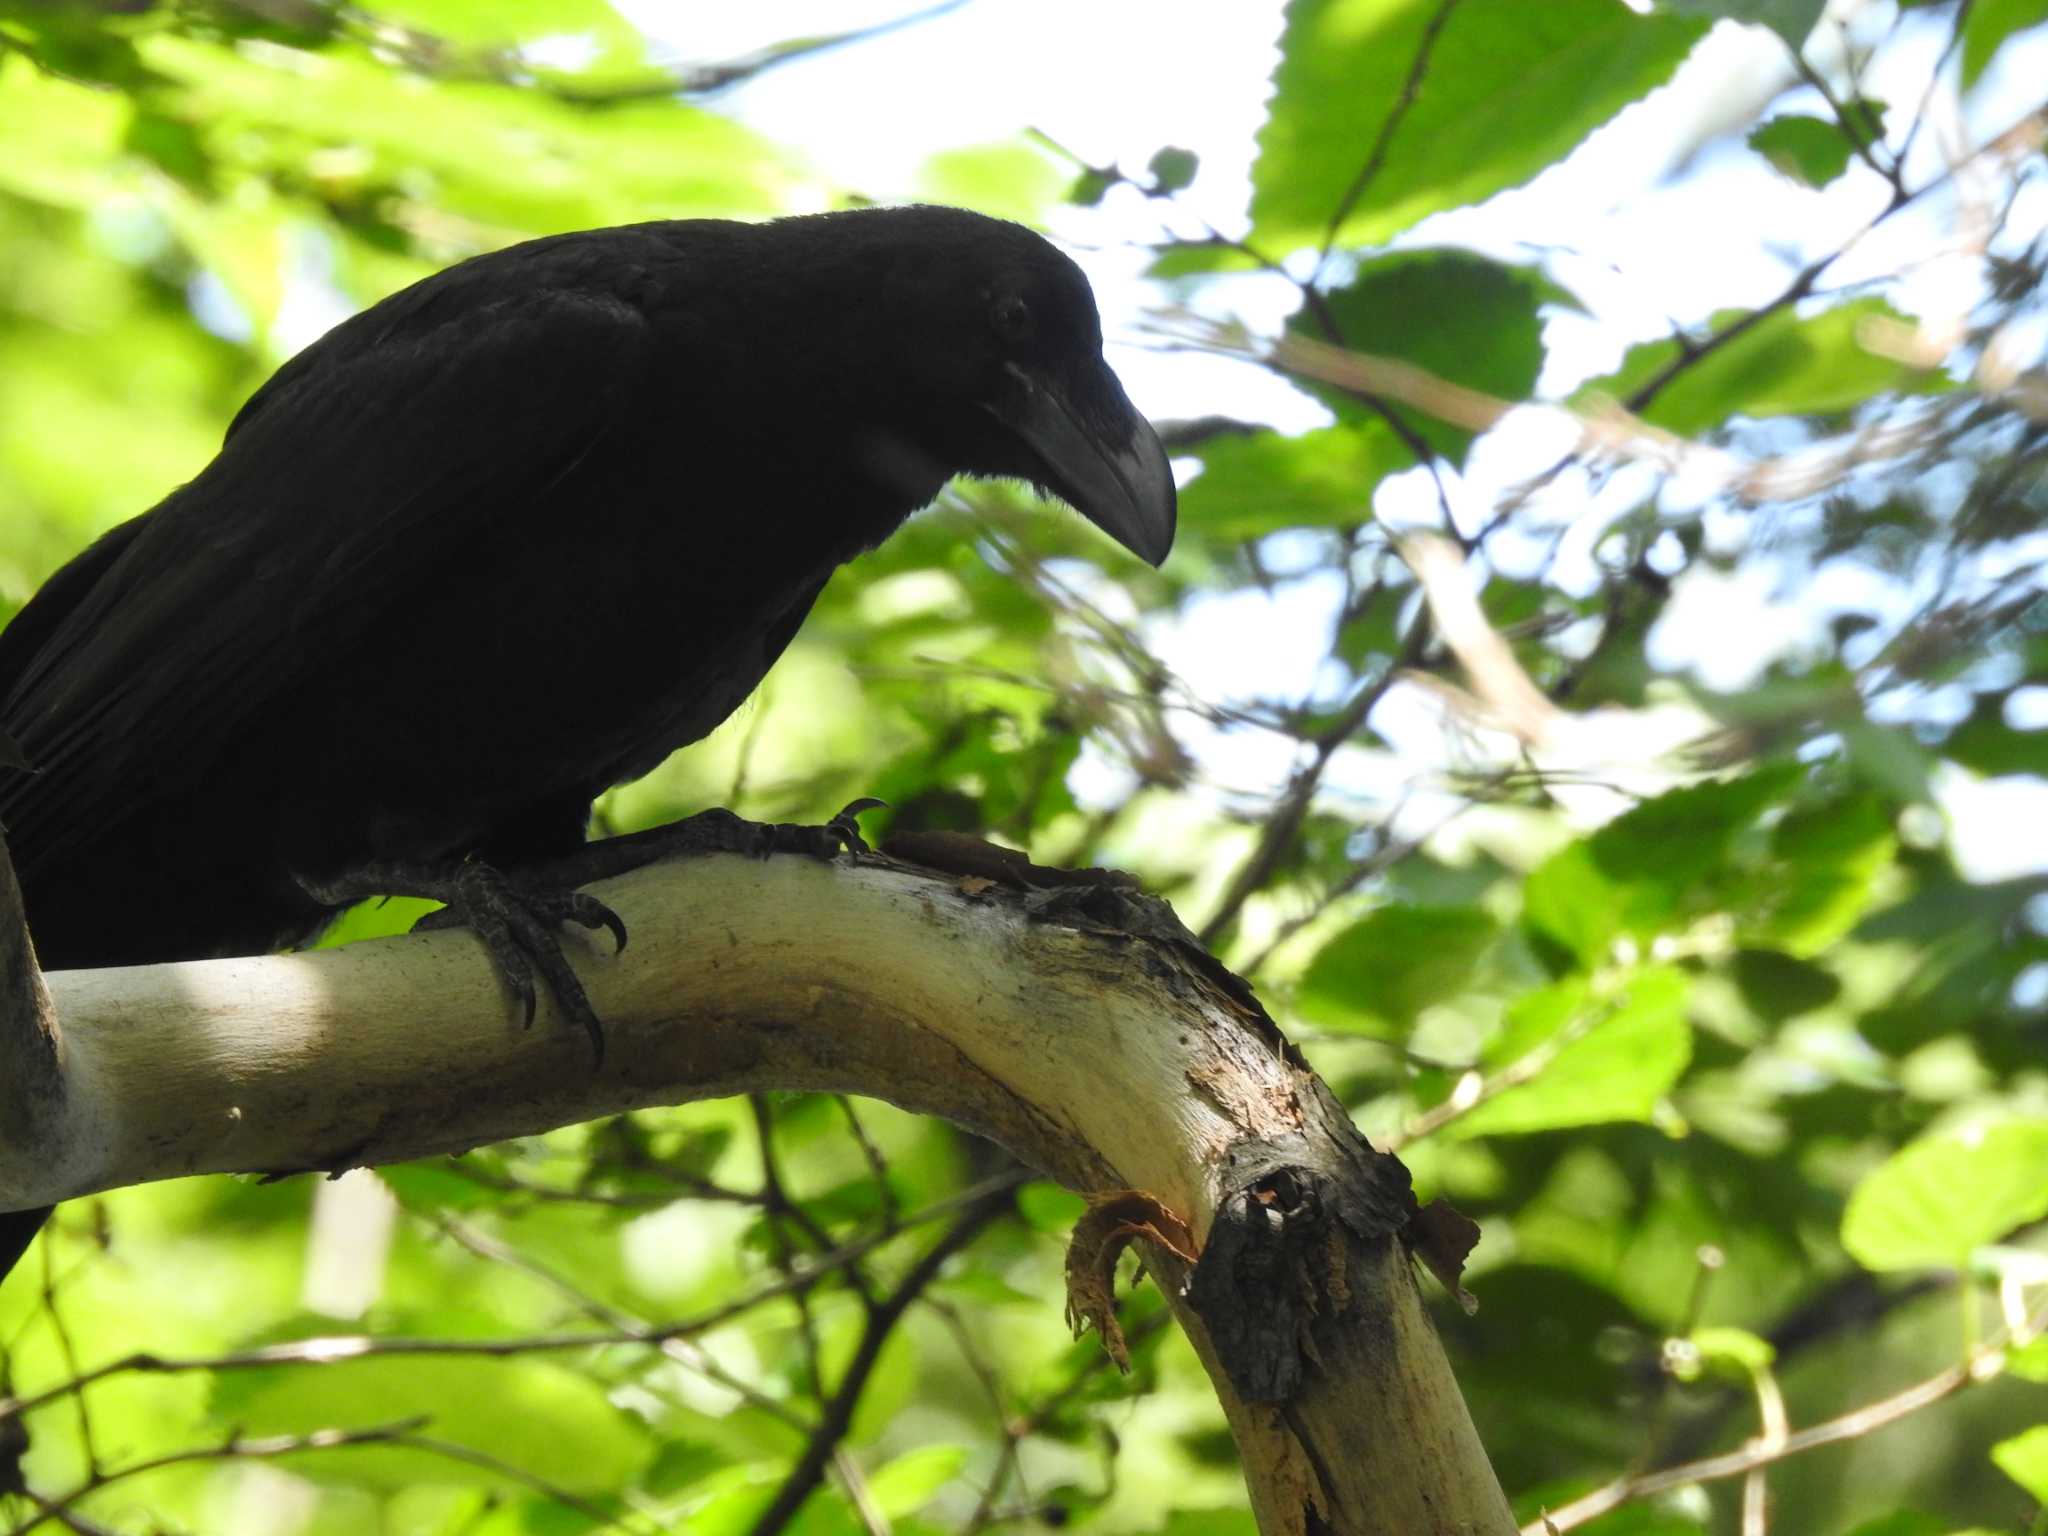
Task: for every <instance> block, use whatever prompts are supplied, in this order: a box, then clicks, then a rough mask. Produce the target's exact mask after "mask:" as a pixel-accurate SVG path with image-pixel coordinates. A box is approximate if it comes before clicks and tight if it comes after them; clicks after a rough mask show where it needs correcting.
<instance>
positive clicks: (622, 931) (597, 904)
mask: <svg viewBox="0 0 2048 1536" xmlns="http://www.w3.org/2000/svg"><path fill="white" fill-rule="evenodd" d="M567 916H568V918H569V921H571V922H573V923H580V924H582V925H583V926H584V927H585V928H603V929H605V930H606V931H607V932H609V933H610V934H611V936H612V953H613V954H615V955H616V954H618V953H620V952H621V951H622V950H624V949H625V947H626V923H625V920H624V919H623V918H621V917H620V916H619V914H618V913H616V912H614V911H613V910H612V909H611V908H610V907H608V906H606V905H605V904H604V903H603V902H601V901H599V900H598V899H597V898H596V897H595V896H586V895H584V894H583V893H582V892H581V891H571V892H570V893H569V897H568V912H567Z"/></svg>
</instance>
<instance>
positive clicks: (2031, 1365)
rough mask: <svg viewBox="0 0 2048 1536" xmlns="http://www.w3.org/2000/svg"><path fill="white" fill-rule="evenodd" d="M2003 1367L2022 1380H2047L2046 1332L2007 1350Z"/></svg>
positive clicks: (2047, 1348)
mask: <svg viewBox="0 0 2048 1536" xmlns="http://www.w3.org/2000/svg"><path fill="white" fill-rule="evenodd" d="M2005 1368H2006V1369H2007V1370H2008V1371H2010V1372H2012V1374H2013V1375H2015V1376H2017V1377H2019V1378H2020V1379H2021V1380H2022V1381H2044V1382H2048V1333H2044V1334H2041V1335H2040V1336H2039V1337H2037V1338H2032V1339H2029V1340H2027V1342H2026V1343H2024V1344H2022V1345H2020V1346H2019V1347H2018V1348H2016V1349H2009V1350H2007V1351H2006V1352H2005Z"/></svg>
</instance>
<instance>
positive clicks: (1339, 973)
mask: <svg viewBox="0 0 2048 1536" xmlns="http://www.w3.org/2000/svg"><path fill="white" fill-rule="evenodd" d="M1499 932H1500V925H1499V924H1498V923H1497V922H1495V921H1494V919H1493V918H1491V917H1489V916H1488V915H1487V914H1486V913H1484V912H1480V911H1477V910H1475V909H1473V908H1469V907H1467V908H1458V907H1408V906H1397V907H1381V908H1380V909H1379V910H1378V911H1375V912H1373V913H1371V914H1369V915H1368V916H1366V917H1364V918H1362V919H1361V920H1360V921H1358V922H1356V923H1354V924H1353V925H1352V926H1351V927H1349V928H1347V929H1346V930H1345V931H1344V932H1343V933H1340V934H1339V935H1337V937H1336V938H1334V939H1332V940H1331V941H1330V942H1329V943H1328V944H1326V945H1324V946H1323V948H1322V949H1321V950H1319V951H1318V952H1317V954H1316V957H1315V959H1314V961H1312V962H1311V963H1310V965H1309V968H1308V974H1307V975H1306V976H1304V977H1303V978H1302V983H1301V997H1300V1006H1301V1011H1302V1013H1303V1015H1304V1016H1306V1017H1307V1018H1310V1019H1312V1020H1314V1021H1315V1022H1317V1023H1319V1024H1322V1025H1325V1026H1327V1027H1329V1028H1332V1029H1344V1030H1357V1031H1359V1032H1362V1033H1367V1034H1391V1035H1395V1036H1399V1035H1403V1034H1405V1033H1406V1032H1407V1031H1408V1030H1409V1029H1410V1028H1412V1027H1413V1026H1414V1023H1415V1016H1416V1015H1417V1014H1418V1013H1420V1012H1421V1011H1422V1010H1423V1009H1424V1008H1427V1007H1428V1006H1429V1005H1430V1004H1432V1003H1435V1002H1440V1001H1443V1000H1445V999H1447V998H1451V997H1455V996H1457V995H1458V994H1459V993H1460V992H1463V991H1467V990H1470V988H1471V987H1472V983H1473V979H1474V972H1475V971H1476V970H1477V968H1478V963H1479V959H1480V956H1482V955H1483V954H1484V953H1485V952H1486V951H1487V949H1488V948H1489V947H1490V946H1491V945H1492V944H1493V942H1494V940H1495V938H1496V937H1497V936H1498V935H1499Z"/></svg>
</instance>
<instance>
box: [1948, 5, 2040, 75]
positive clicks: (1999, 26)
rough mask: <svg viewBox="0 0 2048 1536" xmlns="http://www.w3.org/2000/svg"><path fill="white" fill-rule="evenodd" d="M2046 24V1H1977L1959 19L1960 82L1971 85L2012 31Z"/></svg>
mask: <svg viewBox="0 0 2048 1536" xmlns="http://www.w3.org/2000/svg"><path fill="white" fill-rule="evenodd" d="M2044 23H2048V0H1977V3H1976V4H1975V5H1973V6H1971V7H1970V14H1969V16H1968V18H1967V19H1966V20H1965V21H1964V22H1963V84H1964V85H1965V86H1972V85H1975V84H1976V83H1977V79H1978V77H1979V76H1980V75H1982V74H1983V73H1984V69H1985V66H1987V65H1988V64H1990V62H1991V57H1992V55H1993V54H1995V53H1997V52H1998V50H1999V49H2000V48H2001V47H2002V46H2003V45H2004V43H2005V40H2006V39H2007V38H2009V37H2011V36H2012V35H2013V33H2015V32H2021V31H2024V30H2026V29H2027V28H2029V27H2038V26H2041V25H2043V24H2044Z"/></svg>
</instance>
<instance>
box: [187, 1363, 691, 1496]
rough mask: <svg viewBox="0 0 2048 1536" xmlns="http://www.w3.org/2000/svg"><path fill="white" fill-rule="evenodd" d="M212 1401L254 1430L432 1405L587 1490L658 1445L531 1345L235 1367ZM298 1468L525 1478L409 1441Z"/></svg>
mask: <svg viewBox="0 0 2048 1536" xmlns="http://www.w3.org/2000/svg"><path fill="white" fill-rule="evenodd" d="M480 1367H482V1369H480ZM212 1413H213V1416H214V1418H215V1420H216V1422H218V1423H221V1424H224V1425H231V1426H233V1427H234V1428H235V1430H236V1431H237V1432H238V1433H242V1434H251V1435H267V1434H307V1433H310V1432H312V1431H313V1430H317V1429H322V1428H327V1427H330V1426H332V1425H335V1424H383V1423H391V1422H394V1421H397V1420H401V1419H409V1418H414V1417H417V1416H419V1415H422V1414H424V1415H426V1416H428V1418H429V1419H430V1421H431V1422H430V1427H429V1428H428V1429H427V1430H426V1431H425V1432H426V1433H429V1434H432V1435H434V1436H436V1437H438V1438H440V1439H444V1440H451V1441H454V1442H456V1443H458V1444H462V1445H468V1446H474V1447H476V1448H477V1449H479V1450H483V1451H487V1452H489V1453H490V1454H491V1455H492V1456H494V1457H497V1458H498V1459H500V1460H502V1461H506V1462H509V1463H511V1464H512V1465H513V1466H515V1467H518V1468H520V1469H521V1470H522V1471H524V1472H526V1473H528V1474H530V1475H532V1476H535V1477H541V1478H545V1479H547V1480H548V1481H550V1482H554V1483H559V1484H561V1485H562V1486H563V1487H565V1488H573V1489H576V1490H578V1491H579V1492H584V1493H589V1494H608V1493H613V1492H616V1491H617V1489H618V1488H620V1487H621V1486H622V1485H624V1484H625V1483H626V1482H628V1481H629V1480H630V1479H632V1478H634V1477H636V1476H637V1475H638V1474H639V1472H640V1471H641V1469H642V1468H644V1467H645V1466H646V1465H647V1464H648V1462H649V1460H650V1459H651V1457H652V1455H653V1443H652V1441H651V1440H650V1439H649V1438H648V1435H647V1431H646V1428H645V1426H644V1425H642V1424H641V1422H640V1421H639V1420H638V1419H636V1418H634V1417H633V1416H632V1415H630V1414H627V1413H625V1412H622V1411H621V1410H620V1409H618V1408H617V1407H615V1406H613V1404H612V1403H611V1402H610V1401H609V1400H608V1399H607V1397H606V1395H605V1389H604V1387H603V1386H602V1385H601V1384H600V1383H599V1382H598V1381H596V1380H594V1379H593V1378H591V1377H589V1376H586V1375H583V1374H581V1373H579V1372H577V1371H574V1370H571V1369H569V1368H568V1367H566V1366H563V1365H558V1364H555V1363H554V1362H552V1361H547V1360H539V1359H534V1358H531V1357H525V1358H513V1359H507V1360H494V1361H490V1362H488V1363H486V1362H482V1361H477V1360H464V1359H457V1358H448V1359H431V1358H406V1357H399V1356H390V1357H386V1358H376V1357H370V1358H366V1359H359V1360H340V1361H334V1362H330V1363H328V1364H326V1365H321V1366H318V1367H312V1368H308V1367H296V1368H294V1367H279V1368H277V1369H275V1370H271V1369H265V1370H255V1371H237V1372H233V1373H229V1374H225V1375H222V1376H219V1377H216V1378H215V1379H214V1384H213V1402H212ZM294 1470H295V1471H297V1472H299V1473H300V1474H301V1475H302V1476H305V1477H310V1478H314V1479H316V1480H320V1481H334V1482H344V1483H350V1482H352V1483H364V1484H369V1485H371V1486H373V1487H379V1488H384V1489H389V1490H396V1489H400V1488H405V1487H409V1486H411V1485H413V1484H415V1483H420V1482H444V1483H456V1482H466V1483H477V1484H481V1485H483V1486H485V1487H490V1488H498V1489H504V1490H507V1491H514V1492H516V1491H520V1490H522V1489H523V1488H524V1487H525V1485H524V1484H522V1483H520V1482H519V1481H518V1480H517V1479H515V1478H512V1477H509V1476H507V1475H505V1474H501V1473H498V1472H495V1471H492V1470H491V1469H490V1468H488V1467H482V1466H469V1465H466V1464H463V1463H458V1462H451V1461H449V1460H447V1459H446V1458H444V1457H438V1456H434V1455H431V1454H429V1453H427V1452H424V1451H415V1450H409V1449H406V1448H404V1447H402V1446H366V1447H364V1448H362V1449H360V1450H349V1451H343V1452H339V1453H333V1454H324V1455H317V1456H314V1455H309V1456H306V1457H304V1458H302V1459H299V1460H297V1461H296V1462H295V1463H294Z"/></svg>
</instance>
